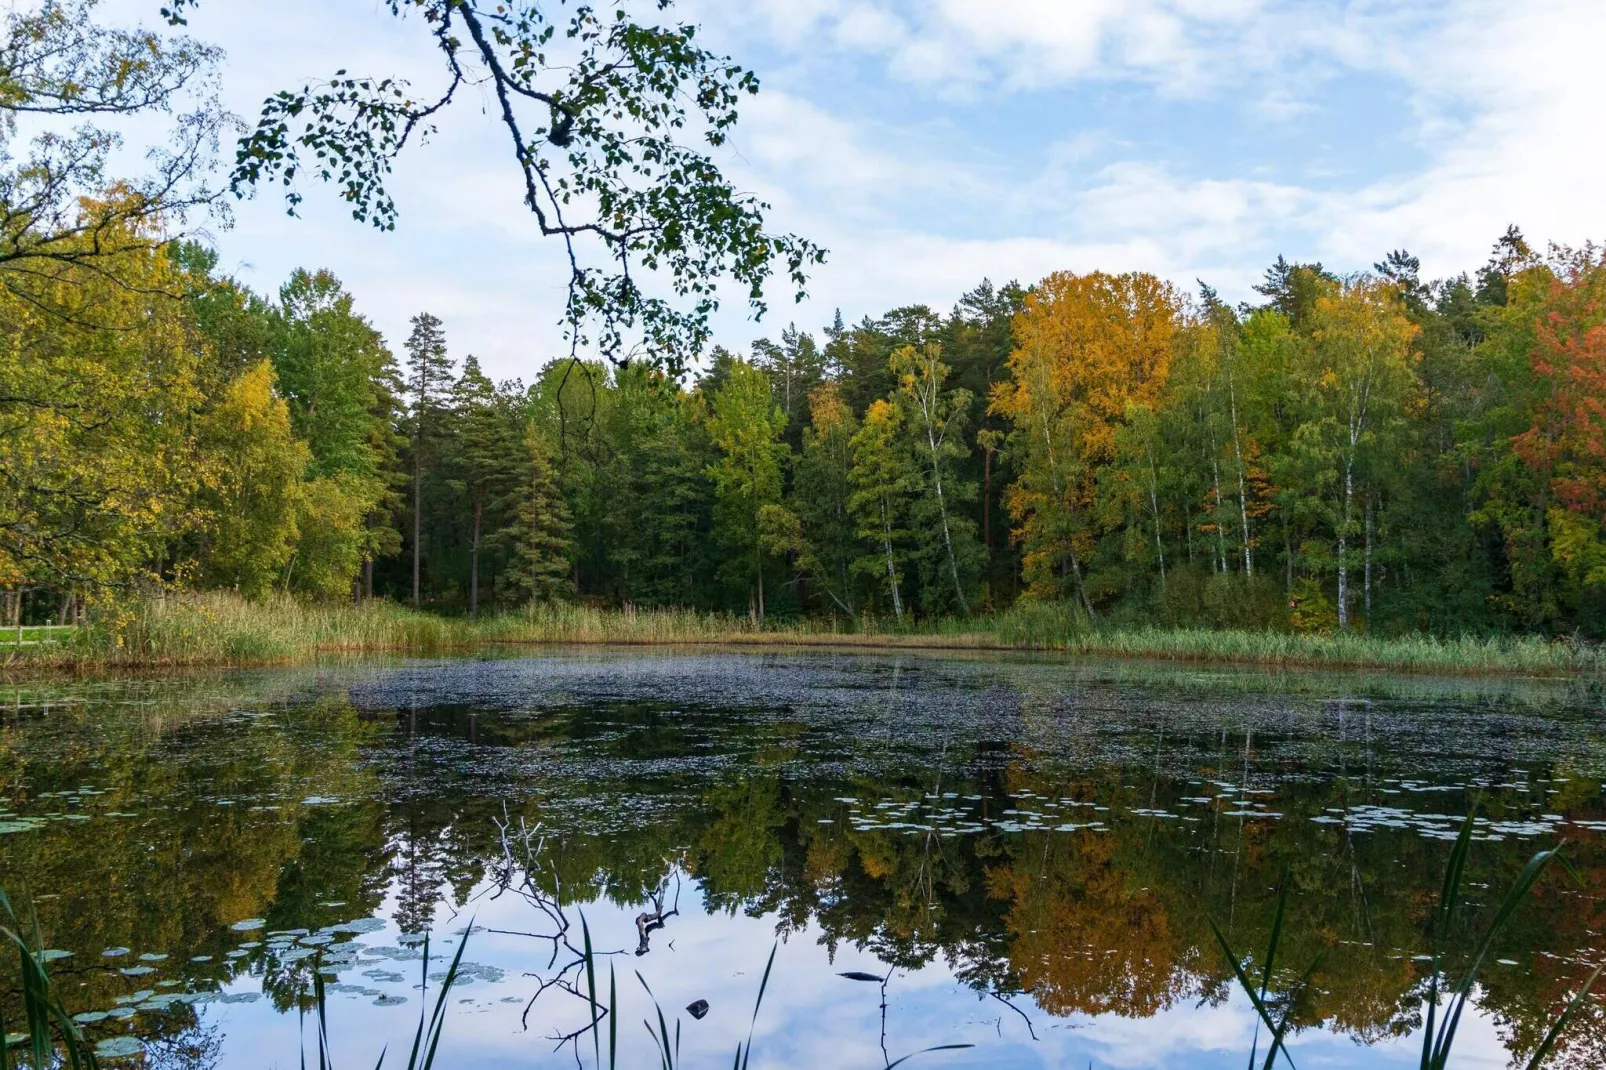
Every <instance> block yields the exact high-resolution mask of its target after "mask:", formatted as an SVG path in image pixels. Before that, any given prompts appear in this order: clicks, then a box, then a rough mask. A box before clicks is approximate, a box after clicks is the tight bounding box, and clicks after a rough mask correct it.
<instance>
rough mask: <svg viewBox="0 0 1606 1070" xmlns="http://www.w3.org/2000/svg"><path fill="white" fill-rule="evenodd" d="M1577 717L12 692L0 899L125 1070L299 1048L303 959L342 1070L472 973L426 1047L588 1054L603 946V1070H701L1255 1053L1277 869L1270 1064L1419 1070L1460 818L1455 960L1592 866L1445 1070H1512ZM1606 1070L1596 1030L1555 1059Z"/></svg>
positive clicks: (1156, 670) (773, 659)
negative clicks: (669, 1059)
mask: <svg viewBox="0 0 1606 1070" xmlns="http://www.w3.org/2000/svg"><path fill="white" fill-rule="evenodd" d="M1603 714H1606V698H1603V696H1602V694H1601V691H1600V689H1599V687H1598V686H1586V685H1584V684H1569V683H1564V682H1563V683H1522V682H1498V681H1497V682H1476V681H1474V682H1468V681H1442V680H1428V679H1395V680H1390V679H1382V678H1377V677H1368V676H1362V675H1354V676H1333V675H1293V674H1275V673H1268V672H1258V671H1254V670H1244V669H1220V668H1212V669H1202V668H1178V667H1167V666H1144V665H1133V664H1124V665H1122V664H1089V663H1080V662H1068V661H1066V660H1064V659H1059V658H1051V657H1028V656H988V657H976V658H966V657H952V656H943V657H936V656H931V657H927V656H921V655H916V654H898V655H890V654H889V655H863V654H834V653H823V652H816V653H808V654H793V653H715V652H706V651H692V652H679V651H644V650H624V651H610V650H596V649H592V650H584V651H563V650H559V651H550V652H543V653H540V654H538V655H535V656H520V657H498V658H489V659H481V660H471V659H452V660H431V661H392V662H383V663H380V662H367V663H341V664H338V665H333V666H324V667H318V668H303V669H278V670H263V671H253V672H233V673H227V674H214V675H207V676H193V677H186V678H182V679H167V680H126V681H94V682H73V683H59V684H54V683H53V684H20V685H6V686H4V687H0V887H3V888H4V889H5V890H6V891H7V892H8V893H10V895H11V896H12V897H13V899H14V900H16V901H18V902H19V903H25V904H29V905H30V908H31V911H32V913H33V914H34V915H35V916H36V917H37V921H38V925H39V930H40V934H41V937H42V940H43V943H44V945H45V946H46V947H48V948H49V949H51V954H50V958H51V959H52V961H51V962H50V968H51V970H52V974H53V976H54V977H55V979H56V984H57V986H58V989H59V991H60V992H61V994H62V996H63V998H64V1000H65V1002H66V1003H67V1005H68V1008H69V1010H71V1011H72V1012H73V1013H75V1014H77V1015H79V1017H80V1020H81V1021H82V1022H83V1023H84V1029H85V1031H86V1033H87V1034H88V1035H89V1036H90V1037H91V1038H92V1039H93V1040H94V1041H95V1042H96V1043H98V1044H99V1045H101V1050H102V1051H103V1052H106V1053H108V1054H115V1053H117V1052H133V1053H136V1054H135V1055H133V1056H131V1057H130V1060H129V1062H128V1063H127V1065H131V1066H132V1065H138V1063H137V1060H138V1059H143V1060H144V1064H145V1065H148V1066H160V1067H185V1068H210V1067H229V1068H233V1067H251V1068H263V1067H289V1066H292V1065H298V1064H299V1061H300V1058H301V1055H300V1051H301V1045H302V1043H303V1039H305V1040H306V1041H308V1042H309V1043H310V1040H311V1037H312V1035H313V1030H314V1028H315V1024H314V1021H315V1019H314V1018H312V1017H303V1016H302V1015H301V1014H298V1013H297V1012H298V1010H307V1009H309V1008H311V1007H312V992H313V981H314V978H315V977H321V978H322V979H323V982H324V985H325V994H326V1005H327V1022H328V1029H329V1034H330V1045H331V1048H332V1050H333V1052H334V1055H335V1064H336V1065H337V1066H342V1067H352V1066H372V1065H373V1063H374V1061H375V1060H376V1059H377V1058H378V1057H379V1053H380V1051H381V1049H382V1048H385V1047H386V1046H387V1045H388V1051H389V1055H388V1057H387V1059H386V1065H392V1066H401V1065H404V1064H405V1062H406V1052H407V1048H408V1046H409V1045H410V1044H411V1040H412V1036H413V1031H414V1030H415V1029H416V1027H417V1023H418V1016H419V1013H420V1010H421V1009H428V1008H433V1006H434V1003H435V1000H436V997H437V993H438V991H439V988H440V981H441V979H442V978H443V977H444V974H445V970H446V969H447V966H448V964H449V963H450V961H451V958H452V957H453V956H454V955H457V954H458V953H459V952H461V955H462V957H461V964H460V981H459V983H458V984H457V985H454V986H453V987H452V989H451V990H450V991H449V992H448V993H447V997H446V999H447V1002H446V1012H445V1024H444V1038H443V1040H442V1041H441V1055H440V1057H439V1059H438V1061H437V1066H442V1067H492V1066H497V1067H501V1066H506V1065H510V1064H512V1063H517V1064H518V1065H524V1066H534V1067H547V1066H550V1067H562V1066H575V1065H577V1063H580V1064H583V1065H584V1066H586V1067H590V1066H593V1065H595V1058H594V1054H593V1053H594V1047H595V1046H596V1045H599V1044H600V1047H601V1049H602V1059H603V1062H604V1064H606V1062H607V1058H608V1055H607V1046H608V1043H609V1040H608V1033H609V1026H608V1025H607V1024H606V1023H605V1024H604V1025H603V1026H602V1031H601V1035H600V1037H599V1036H596V1035H594V1034H593V1033H591V1032H589V1031H588V1028H587V1027H588V1025H589V1022H590V1020H591V1012H590V1010H589V1007H590V1003H589V1000H588V995H587V994H588V992H589V991H590V988H589V987H588V980H587V976H586V970H585V968H584V965H583V963H582V961H581V960H582V957H583V956H582V952H583V949H584V947H585V943H586V940H587V938H589V940H590V943H591V946H592V948H593V951H594V954H593V957H592V960H591V961H592V963H593V964H594V968H595V973H594V974H593V975H592V976H593V977H594V978H595V982H594V983H595V985H596V987H597V990H598V992H599V998H600V999H601V1001H602V1002H604V1003H608V1002H609V1000H608V997H607V989H608V986H609V983H610V981H609V975H610V973H611V975H612V978H613V984H614V985H615V990H616V993H617V995H616V997H615V1001H614V1003H613V1005H614V1006H615V1007H616V1011H615V1019H616V1023H617V1037H618V1044H619V1046H620V1058H619V1065H620V1066H625V1067H648V1066H659V1065H660V1063H661V1060H660V1057H659V1054H658V1050H657V1047H656V1044H657V1043H658V1042H657V1041H655V1040H654V1039H653V1038H652V1036H651V1035H649V1031H650V1033H651V1034H657V1033H659V1031H660V1024H659V1018H658V1014H659V1009H660V1008H661V1010H662V1014H663V1027H662V1028H663V1029H664V1030H667V1032H668V1033H669V1034H670V1035H671V1043H673V1042H674V1035H675V1033H676V1030H677V1028H678V1033H679V1041H678V1043H679V1048H680V1053H679V1056H678V1058H677V1059H676V1065H684V1066H687V1067H702V1066H708V1067H719V1066H727V1065H729V1064H730V1061H731V1057H732V1053H733V1051H734V1050H735V1047H736V1045H737V1043H738V1042H744V1041H745V1040H746V1039H747V1037H748V1036H749V1031H751V1035H752V1038H753V1039H752V1061H751V1065H752V1066H753V1067H755V1068H756V1067H769V1068H778V1067H796V1068H804V1067H826V1066H830V1067H865V1068H872V1067H885V1066H887V1065H888V1064H889V1063H890V1062H892V1061H895V1060H897V1059H899V1058H900V1057H902V1056H905V1055H908V1054H910V1053H912V1052H917V1051H920V1050H921V1049H925V1048H931V1047H934V1046H943V1045H971V1046H970V1047H966V1048H954V1049H951V1050H943V1051H935V1052H928V1053H926V1054H922V1055H919V1056H917V1057H916V1058H915V1059H913V1060H911V1062H910V1063H909V1064H905V1065H909V1066H913V1067H925V1066H929V1067H948V1068H960V1067H1033V1066H1043V1067H1051V1066H1053V1067H1057V1066H1071V1067H1084V1066H1093V1067H1161V1068H1172V1067H1190V1068H1191V1067H1218V1066H1219V1067H1234V1068H1237V1067H1242V1066H1244V1065H1246V1062H1247V1060H1248V1057H1249V1052H1250V1050H1251V1048H1252V1047H1253V1046H1255V1045H1256V1044H1257V1043H1258V1044H1259V1046H1260V1049H1261V1050H1262V1051H1264V1046H1265V1039H1266V1030H1265V1028H1264V1027H1258V1028H1257V1017H1256V1014H1255V1011H1254V1009H1253V1007H1252V1005H1251V1003H1250V1001H1249V1000H1248V999H1247V998H1246V997H1245V996H1244V994H1243V993H1242V991H1241V990H1240V988H1239V986H1238V984H1237V982H1236V981H1235V980H1234V979H1233V975H1232V972H1231V966H1230V964H1229V962H1228V961H1227V958H1226V956H1225V954H1224V952H1223V951H1222V949H1221V947H1220V945H1219V944H1218V942H1217V940H1216V938H1215V936H1214V935H1213V933H1212V928H1211V923H1212V922H1214V923H1215V924H1216V925H1217V926H1218V927H1219V928H1220V930H1221V932H1222V933H1223V935H1224V936H1225V937H1226V939H1227V940H1228V941H1229V943H1231V944H1232V945H1233V947H1234V949H1235V950H1236V951H1237V952H1239V953H1240V954H1241V955H1243V956H1245V957H1246V958H1252V959H1253V960H1254V963H1253V966H1252V968H1253V970H1255V971H1256V976H1257V977H1258V970H1259V968H1260V964H1261V963H1262V962H1263V959H1264V956H1265V951H1266V943H1267V940H1268V936H1269V934H1270V930H1271V928H1272V919H1273V916H1274V914H1275V912H1276V907H1277V902H1278V888H1279V885H1280V884H1281V883H1282V882H1283V881H1285V880H1286V881H1287V883H1288V896H1287V904H1288V905H1287V916H1286V920H1285V922H1284V935H1283V939H1282V941H1281V944H1280V948H1279V951H1278V961H1277V963H1276V966H1277V969H1276V971H1275V976H1274V980H1273V983H1272V990H1273V991H1274V992H1275V993H1279V994H1280V993H1283V992H1285V991H1286V990H1288V989H1289V988H1291V987H1294V986H1296V985H1297V984H1298V981H1299V978H1300V977H1301V976H1302V975H1304V974H1305V973H1306V970H1307V968H1308V967H1309V966H1310V965H1311V964H1312V962H1313V961H1316V960H1317V959H1318V956H1320V958H1319V961H1318V962H1317V965H1316V969H1315V971H1314V973H1312V974H1311V975H1310V981H1309V983H1308V984H1305V985H1304V986H1302V987H1300V988H1299V991H1298V992H1297V998H1295V999H1293V1000H1292V1007H1291V1011H1290V1013H1291V1016H1292V1020H1293V1021H1294V1023H1295V1032H1294V1033H1293V1036H1292V1039H1291V1041H1290V1050H1291V1052H1292V1054H1293V1057H1294V1060H1295V1062H1296V1063H1297V1064H1298V1065H1299V1066H1301V1067H1307V1066H1324V1067H1360V1066H1366V1067H1375V1066H1401V1067H1403V1066H1408V1065H1409V1066H1415V1065H1416V1061H1417V1053H1418V1049H1419V1044H1420V1040H1419V1029H1420V1021H1421V1010H1422V992H1423V989H1424V986H1425V984H1426V977H1427V965H1426V963H1425V962H1423V961H1422V956H1424V955H1425V954H1426V953H1427V951H1428V948H1429V930H1430V925H1431V922H1432V917H1433V912H1434V908H1435V904H1436V901H1437V896H1438V889H1439V886H1440V883H1441V880H1442V874H1443V871H1444V866H1445V862H1446V859H1447V858H1448V856H1449V853H1450V848H1451V842H1450V841H1452V840H1453V839H1454V837H1455V835H1456V831H1457V828H1458V827H1459V825H1460V823H1461V820H1462V819H1463V818H1464V817H1465V815H1466V814H1467V813H1468V810H1469V808H1470V807H1471V806H1472V805H1473V803H1474V801H1476V804H1477V807H1478V815H1479V817H1478V824H1477V826H1476V835H1475V842H1474V844H1473V849H1472V854H1471V860H1470V862H1469V865H1468V873H1467V877H1466V880H1467V882H1468V892H1469V896H1468V898H1469V902H1468V905H1467V906H1466V908H1465V909H1464V910H1463V911H1462V912H1461V913H1460V915H1458V917H1457V919H1456V925H1455V929H1454V932H1453V934H1452V940H1453V944H1454V946H1455V947H1456V948H1458V949H1459V950H1460V952H1461V953H1463V954H1464V952H1465V949H1466V948H1467V947H1468V946H1469V945H1470V943H1471V942H1472V940H1473V938H1474V937H1475V935H1476V934H1477V933H1478V932H1481V930H1482V928H1483V926H1484V925H1485V924H1486V923H1487V921H1488V919H1489V917H1490V916H1491V914H1492V913H1493V911H1494V909H1495V907H1496V905H1497V903H1498V901H1499V899H1500V897H1501V895H1502V894H1503V893H1504V890H1505V889H1506V888H1507V887H1508V886H1509V885H1510V884H1511V883H1512V882H1513V881H1514V880H1515V879H1516V877H1517V875H1518V873H1519V872H1520V871H1521V869H1522V867H1523V865H1524V864H1525V863H1526V862H1527V860H1528V859H1529V858H1530V857H1531V856H1532V855H1533V854H1534V853H1535V852H1536V851H1539V850H1541V849H1543V848H1546V847H1551V846H1554V845H1555V844H1556V843H1557V842H1558V841H1565V842H1566V844H1567V848H1566V857H1567V859H1568V860H1569V861H1570V863H1571V865H1572V868H1573V870H1574V871H1575V873H1576V878H1575V877H1574V876H1570V875H1568V874H1567V873H1565V872H1564V871H1563V870H1562V869H1561V868H1559V867H1558V868H1553V869H1552V870H1551V871H1550V872H1548V873H1547V874H1546V876H1545V877H1544V878H1543V879H1542V881H1541V883H1540V885H1539V886H1538V888H1537V889H1536V891H1535V892H1534V893H1533V895H1532V896H1530V897H1529V898H1528V899H1527V900H1526V901H1525V902H1524V903H1523V906H1522V908H1521V910H1520V912H1519V913H1518V914H1517V916H1516V920H1515V924H1514V925H1513V926H1512V927H1511V929H1510V930H1509V931H1508V932H1507V933H1506V935H1505V936H1504V938H1503V939H1502V940H1501V941H1500V942H1499V944H1498V945H1497V947H1496V948H1495V950H1494V952H1493V955H1492V958H1491V961H1490V962H1489V964H1488V965H1487V967H1486V968H1485V970H1484V972H1483V974H1482V975H1481V984H1480V985H1479V987H1478V988H1477V990H1476V992H1475V996H1476V998H1475V1005H1474V1008H1473V1010H1472V1011H1470V1012H1469V1014H1468V1017H1467V1019H1466V1020H1465V1021H1464V1023H1463V1025H1462V1029H1461V1036H1460V1039H1459V1040H1458V1043H1457V1047H1456V1058H1455V1060H1454V1061H1453V1062H1452V1065H1454V1066H1468V1067H1477V1066H1489V1067H1496V1066H1506V1065H1508V1064H1510V1063H1511V1061H1512V1060H1513V1058H1514V1057H1515V1056H1516V1055H1518V1054H1521V1053H1524V1052H1527V1051H1530V1050H1531V1049H1532V1048H1533V1046H1534V1045H1535V1044H1536V1043H1537V1042H1538V1040H1539V1038H1540V1036H1541V1035H1542V1034H1543V1032H1544V1030H1545V1028H1546V1027H1547V1025H1548V1021H1549V1019H1550V1017H1551V1016H1552V1015H1553V1014H1555V1013H1556V1011H1557V1010H1558V1009H1559V1007H1560V1006H1561V1005H1562V1004H1563V1003H1564V1002H1565V1000H1566V999H1567V998H1568V994H1569V992H1570V991H1571V990H1572V989H1573V988H1574V987H1575V986H1576V985H1577V984H1578V982H1579V981H1580V980H1581V979H1582V978H1583V977H1585V976H1587V975H1588V973H1589V972H1590V971H1591V970H1592V969H1593V966H1594V965H1595V964H1597V963H1598V962H1599V961H1600V960H1601V958H1602V955H1603V951H1606V940H1603V938H1602V935H1601V930H1602V926H1603V922H1606V850H1603V843H1606V841H1603V832H1606V802H1603V798H1602V778H1603V776H1606V716H1603ZM425 934H428V958H427V960H426V957H425V944H424V938H425ZM465 941H466V943H465ZM772 949H773V953H774V958H773V966H772V967H771V972H770V976H769V979H768V984H767V986H766V987H765V989H764V994H763V1001H762V1004H761V1005H760V1006H759V1007H758V1011H757V1014H756V1016H755V1014H754V1006H755V1000H756V998H757V996H758V994H759V990H760V985H761V980H762V978H763V976H764V972H765V968H766V963H767V962H768V961H769V960H770V956H771V953H772ZM1452 968H1453V967H1452ZM15 970H16V967H15V959H14V956H11V957H8V958H6V959H5V960H3V962H0V983H3V984H4V986H5V992H4V994H3V997H0V998H3V999H4V1001H5V1002H4V1004H3V1006H4V1010H5V1014H6V1021H7V1023H8V1024H9V1026H10V1028H13V1029H15V1028H17V1025H16V1023H17V1021H18V1016H19V1003H18V996H17V977H16V972H15ZM845 975H846V976H845ZM1286 1002H1287V1001H1285V1000H1281V999H1277V1000H1273V1001H1272V1003H1273V1009H1274V1010H1277V1011H1278V1013H1281V1008H1282V1007H1283V1006H1284V1005H1285V1003H1286ZM655 1005H656V1006H655ZM1596 1006H1597V1007H1598V1006H1599V1005H1598V1004H1597V1005H1596ZM688 1008H689V1009H688ZM705 1008H706V1009H705ZM699 1013H700V1015H701V1016H700V1017H699V1016H698V1014H699ZM677 1019H678V1026H677ZM565 1038H568V1039H565ZM312 1050H313V1049H312V1048H311V1047H310V1046H309V1048H308V1051H309V1058H312V1057H313V1056H312V1055H311V1052H312ZM1603 1063H1606V1016H1603V1015H1602V1014H1601V1013H1599V1012H1598V1011H1597V1012H1594V1013H1588V1014H1585V1015H1583V1016H1582V1017H1581V1018H1580V1019H1579V1021H1578V1022H1577V1023H1576V1024H1575V1026H1574V1027H1573V1029H1572V1031H1570V1032H1569V1034H1568V1035H1567V1043H1565V1044H1564V1046H1563V1051H1562V1053H1561V1057H1560V1058H1559V1059H1557V1060H1556V1061H1555V1062H1553V1063H1552V1064H1549V1065H1557V1066H1561V1065H1575V1066H1599V1065H1602V1064H1603ZM1284 1065H1286V1063H1285V1064H1284Z"/></svg>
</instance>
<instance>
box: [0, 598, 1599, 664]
mask: <svg viewBox="0 0 1606 1070" xmlns="http://www.w3.org/2000/svg"><path fill="white" fill-rule="evenodd" d="M108 618H109V614H103V615H102V617H101V619H99V620H98V621H97V622H96V623H95V624H93V625H90V626H87V627H84V628H80V629H76V630H68V632H67V633H66V634H60V633H56V634H54V635H53V636H52V637H51V638H50V639H49V640H47V641H36V642H32V643H28V644H25V645H24V646H22V647H17V646H15V645H12V646H0V671H5V672H10V673H12V674H23V673H29V672H37V671H50V670H69V671H94V670H97V669H126V668H163V667H182V666H206V665H223V666H229V665H270V664H285V663H294V662H308V661H313V660H316V659H319V658H325V657H329V656H339V655H358V654H377V653H397V654H439V653H446V652H450V651H463V650H469V649H474V648H476V647H480V648H483V647H487V646H494V645H517V644H608V645H631V644H642V645H724V646H770V647H787V646H792V647H798V646H829V647H850V648H852V647H857V648H866V649H936V650H1022V651H1046V652H1056V653H1063V654H1069V655H1078V656H1089V657H1105V658H1148V659H1166V660H1173V661H1184V662H1200V663H1220V664H1247V665H1263V666H1273V667H1279V668H1330V669H1379V670H1386V671H1390V672H1405V673H1437V674H1449V675H1457V674H1465V675H1479V674H1519V675H1534V676H1569V675H1592V674H1600V673H1601V672H1602V671H1603V669H1606V656H1603V654H1602V653H1601V650H1600V648H1599V647H1596V646H1592V645H1588V644H1583V643H1577V642H1570V641H1557V640H1546V639H1540V638H1534V637H1526V638H1523V637H1493V638H1483V637H1463V638H1437V637H1433V636H1405V637H1399V638H1389V637H1382V636H1373V635H1368V634H1365V633H1361V632H1352V633H1348V634H1341V635H1293V634H1285V633H1278V632H1270V631H1225V630H1211V629H1207V628H1186V627H1177V628H1170V627H1156V626H1141V627H1110V626H1090V625H1089V624H1088V623H1087V621H1086V619H1085V618H1084V617H1083V616H1082V615H1081V614H1080V613H1079V612H1076V611H1074V610H1073V609H1072V608H1070V607H1067V606H1063V605H1052V604H1031V605H1022V606H1017V607H1016V608H1014V609H1011V610H1009V611H1007V612H1005V613H1002V614H999V615H996V616H992V617H983V618H976V619H971V620H946V621H938V622H933V623H931V624H927V625H922V626H918V627H902V628H898V627H893V626H891V625H890V624H889V623H888V622H886V621H878V620H872V619H868V618H866V619H859V620H848V619H842V618H837V619H808V620H801V621H792V622H785V623H771V624H769V625H766V626H762V627H760V626H757V625H755V624H754V623H753V622H751V621H750V620H748V619H747V618H745V617H739V616H735V615H731V614H723V613H708V612H701V611H695V610H680V609H658V610H605V609H597V608H593V607H589V606H584V605H576V604H569V603H559V604H554V605H540V606H534V607H531V608H530V609H527V610H524V611H520V612H516V613H508V614H502V615H496V616H490V617H487V618H485V619H483V620H481V621H479V622H471V621H469V620H467V619H465V618H461V617H443V616H439V615H436V614H432V613H426V612H421V611H418V610H414V609H410V608H406V607H403V606H398V605H395V604H393V603H389V602H373V603H369V604H367V605H364V606H351V605H346V604H322V605H318V604H306V603H300V602H296V601H293V600H291V599H289V598H277V599H271V600H268V601H265V602H248V601H246V600H244V599H241V598H239V597H237V596H235V595H232V594H227V593H210V594H199V595H185V596H177V595H173V596H169V597H167V598H165V599H160V600H150V601H146V602H143V603H141V604H139V605H138V606H137V607H136V608H134V609H133V610H131V611H128V612H126V613H125V614H124V615H123V616H122V617H121V618H120V619H108Z"/></svg>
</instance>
